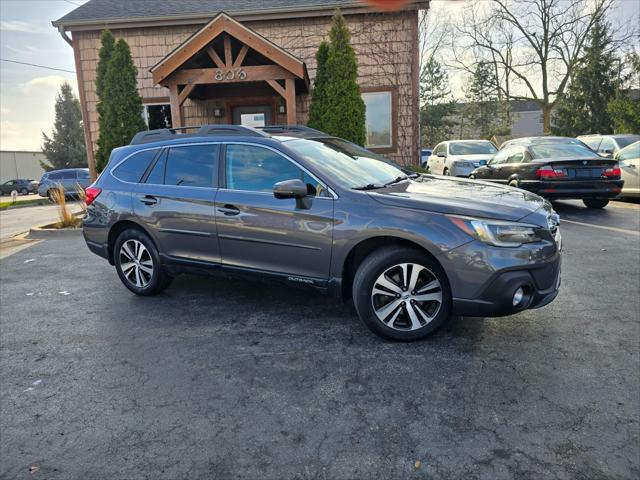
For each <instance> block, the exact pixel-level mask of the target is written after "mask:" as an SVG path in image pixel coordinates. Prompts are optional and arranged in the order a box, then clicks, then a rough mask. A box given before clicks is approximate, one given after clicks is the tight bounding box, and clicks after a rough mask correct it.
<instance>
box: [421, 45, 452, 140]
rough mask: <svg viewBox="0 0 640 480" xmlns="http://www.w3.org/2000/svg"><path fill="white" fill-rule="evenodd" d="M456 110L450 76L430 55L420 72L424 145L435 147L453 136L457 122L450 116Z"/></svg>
mask: <svg viewBox="0 0 640 480" xmlns="http://www.w3.org/2000/svg"><path fill="white" fill-rule="evenodd" d="M454 112H455V102H454V101H453V98H452V97H451V91H450V90H449V76H448V75H447V72H445V71H444V70H443V69H442V66H441V65H440V63H439V62H438V61H437V60H436V59H435V58H433V57H430V58H429V60H428V61H427V62H425V64H424V65H423V67H422V70H421V72H420V125H421V126H422V144H423V145H424V146H431V147H433V146H435V145H436V144H438V143H440V142H442V141H444V140H448V139H449V138H450V137H451V135H452V133H453V127H454V126H455V122H453V121H452V120H451V118H450V117H451V115H452V114H453V113H454Z"/></svg>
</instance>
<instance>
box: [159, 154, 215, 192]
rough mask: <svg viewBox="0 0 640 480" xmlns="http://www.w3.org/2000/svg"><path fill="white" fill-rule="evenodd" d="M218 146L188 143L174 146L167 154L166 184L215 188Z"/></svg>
mask: <svg viewBox="0 0 640 480" xmlns="http://www.w3.org/2000/svg"><path fill="white" fill-rule="evenodd" d="M217 157H218V146H217V145H212V144H207V145H187V146H182V147H172V148H170V149H169V153H168V156H167V160H166V162H167V165H166V168H165V174H164V184H165V185H176V186H182V187H203V188H213V186H214V181H215V178H214V177H215V173H216V172H217V171H218V168H217V165H218V162H217Z"/></svg>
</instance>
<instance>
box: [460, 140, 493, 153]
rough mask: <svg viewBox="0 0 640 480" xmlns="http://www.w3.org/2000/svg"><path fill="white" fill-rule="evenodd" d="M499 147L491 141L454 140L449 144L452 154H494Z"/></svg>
mask: <svg viewBox="0 0 640 480" xmlns="http://www.w3.org/2000/svg"><path fill="white" fill-rule="evenodd" d="M497 151H498V149H497V148H496V147H494V145H493V143H491V142H452V143H450V144H449V153H450V154H451V155H493V154H494V153H496V152H497Z"/></svg>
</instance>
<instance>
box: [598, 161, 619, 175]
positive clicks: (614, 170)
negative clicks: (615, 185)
mask: <svg viewBox="0 0 640 480" xmlns="http://www.w3.org/2000/svg"><path fill="white" fill-rule="evenodd" d="M620 175H622V171H621V170H620V166H619V165H618V164H617V163H616V164H615V165H614V166H613V167H612V168H607V169H606V170H605V171H604V172H602V176H603V177H607V178H620Z"/></svg>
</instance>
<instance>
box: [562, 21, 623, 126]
mask: <svg viewBox="0 0 640 480" xmlns="http://www.w3.org/2000/svg"><path fill="white" fill-rule="evenodd" d="M588 42H589V43H588V45H587V47H586V48H585V52H584V56H583V58H582V61H581V62H580V65H579V66H578V67H577V68H576V71H575V73H574V74H573V76H572V77H571V85H570V86H569V89H568V91H567V94H566V96H565V97H563V98H562V99H561V100H560V102H559V106H558V109H557V110H556V113H555V115H554V119H553V125H552V128H551V131H552V132H553V133H554V134H555V135H565V136H569V137H575V136H578V135H583V134H587V133H603V134H604V133H612V132H613V121H612V120H611V115H610V114H609V110H608V105H609V102H610V101H611V100H612V99H613V98H614V96H615V92H616V72H615V68H614V62H615V60H614V58H613V53H612V51H611V35H610V34H609V32H608V25H607V24H606V23H603V22H602V21H598V22H597V23H596V24H595V25H594V27H593V30H592V31H591V33H590V34H589V37H588Z"/></svg>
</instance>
